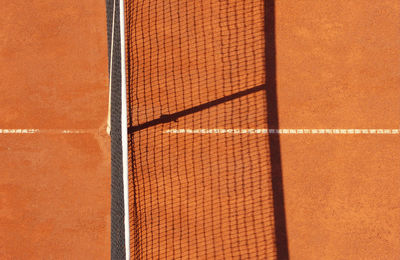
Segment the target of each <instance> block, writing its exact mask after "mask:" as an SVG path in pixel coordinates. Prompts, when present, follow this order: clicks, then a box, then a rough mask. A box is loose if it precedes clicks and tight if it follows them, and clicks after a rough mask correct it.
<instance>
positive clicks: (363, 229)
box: [0, 0, 400, 260]
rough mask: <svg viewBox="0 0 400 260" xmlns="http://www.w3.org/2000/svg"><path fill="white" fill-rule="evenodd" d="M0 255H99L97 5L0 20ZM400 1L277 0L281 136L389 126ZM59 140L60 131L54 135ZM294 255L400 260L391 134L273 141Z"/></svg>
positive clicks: (13, 8)
mask: <svg viewBox="0 0 400 260" xmlns="http://www.w3.org/2000/svg"><path fill="white" fill-rule="evenodd" d="M0 14H1V15H0V21H1V24H2V31H1V33H0V36H1V43H0V44H1V45H0V52H1V55H0V71H1V72H0V73H1V78H2V81H1V83H0V84H1V85H0V91H1V96H0V112H1V117H0V128H1V129H4V128H24V129H25V128H28V129H29V128H37V129H44V130H46V129H52V130H57V129H59V130H63V129H85V131H86V133H84V134H69V135H66V134H52V135H48V134H32V135H17V134H12V135H11V134H7V135H5V134H0V185H1V186H0V187H1V188H0V192H1V196H0V199H1V200H0V203H1V204H0V236H1V237H0V239H1V241H0V258H1V259H10V258H11V259H43V258H50V259H63V258H66V259H107V258H109V219H110V218H109V200H110V193H109V176H110V168H109V164H110V163H109V145H108V141H109V140H108V137H106V136H105V135H104V132H105V130H104V129H105V120H106V113H107V102H108V95H107V61H106V54H107V51H106V50H107V46H106V27H105V20H106V19H105V10H104V3H102V2H100V3H99V2H98V1H93V0H90V1H73V2H68V3H67V2H65V3H62V2H61V1H49V0H47V1H38V0H34V1H17V2H15V1H14V2H12V1H8V2H5V3H3V6H2V9H1V10H0ZM399 21H400V3H399V2H398V1H395V0H382V1H375V2H371V1H365V0H358V1H356V0H351V1H349V0H347V1H341V0H340V1H338V0H307V1H294V0H289V1H277V5H276V25H277V28H276V34H277V35H276V42H277V71H278V75H277V79H278V84H277V89H278V98H279V100H278V102H279V103H278V104H279V117H280V127H281V128H399V125H400V102H399V101H400V87H399V86H400V78H399V68H400V55H399V52H398V51H397V49H398V47H399V46H400V34H399V33H398V28H399V23H400V22H399ZM55 132H57V131H55ZM281 152H282V169H283V182H284V189H285V203H286V204H285V206H286V217H287V229H288V241H289V254H290V256H291V259H307V260H308V259H399V258H400V253H399V252H400V238H399V236H398V234H399V233H400V224H399V223H400V222H399V219H400V208H399V201H400V192H399V187H400V178H399V174H400V160H399V158H400V138H399V136H398V135H393V136H391V135H381V136H378V135H351V136H350V135H343V136H341V135H334V136H329V135H282V136H281Z"/></svg>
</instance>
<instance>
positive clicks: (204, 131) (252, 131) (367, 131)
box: [164, 128, 400, 135]
mask: <svg viewBox="0 0 400 260" xmlns="http://www.w3.org/2000/svg"><path fill="white" fill-rule="evenodd" d="M164 133H166V134H280V135H281V134H289V135H291V134H303V135H304V134H328V135H332V134H333V135H343V134H350V135H354V134H364V135H365V134H369V135H374V134H378V135H382V134H390V135H398V134H400V129H353V128H351V129H333V128H328V129H326V128H324V129H311V128H309V129H297V128H295V129H291V128H283V129H282V128H281V129H204V128H201V129H168V130H165V131H164Z"/></svg>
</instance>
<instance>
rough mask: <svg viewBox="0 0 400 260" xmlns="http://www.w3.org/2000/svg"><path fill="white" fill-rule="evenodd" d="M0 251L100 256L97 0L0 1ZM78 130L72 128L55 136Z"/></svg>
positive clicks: (102, 68)
mask: <svg viewBox="0 0 400 260" xmlns="http://www.w3.org/2000/svg"><path fill="white" fill-rule="evenodd" d="M0 24H1V33H0V39H1V41H0V75H1V83H0V93H1V94H0V128H1V129H39V130H44V131H48V130H51V131H48V132H47V133H36V134H4V133H3V134H0V259H107V258H109V255H110V253H109V252H110V213H109V212H110V209H109V208H110V147H109V146H110V145H109V137H108V136H107V135H106V133H105V122H106V118H107V103H108V87H107V84H108V80H107V78H108V72H107V39H106V37H107V34H106V12H105V2H104V1H94V0H89V1H79V0H75V1H51V0H45V1H43V0H42V1H40V0H33V1H2V4H1V8H0ZM65 129H81V131H82V133H79V134H62V133H61V131H62V130H65Z"/></svg>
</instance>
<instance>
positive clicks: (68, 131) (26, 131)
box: [0, 129, 98, 134]
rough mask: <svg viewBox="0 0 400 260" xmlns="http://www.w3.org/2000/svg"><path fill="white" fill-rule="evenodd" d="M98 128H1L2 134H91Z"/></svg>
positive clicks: (0, 132)
mask: <svg viewBox="0 0 400 260" xmlns="http://www.w3.org/2000/svg"><path fill="white" fill-rule="evenodd" d="M96 131H98V129H0V134H89V133H94V132H96Z"/></svg>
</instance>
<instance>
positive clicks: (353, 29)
mask: <svg viewBox="0 0 400 260" xmlns="http://www.w3.org/2000/svg"><path fill="white" fill-rule="evenodd" d="M276 3H277V4H276V25H277V30H276V33H277V37H276V42H277V71H278V75H277V81H278V84H277V89H278V103H279V119H280V127H281V128H394V129H398V128H399V126H400V74H399V72H400V52H399V51H398V49H399V47H400V33H399V27H400V2H399V1H395V0H382V1H365V0H350V1H349V0H346V1H342V0H340V1H338V0H306V1H294V0H290V1H276ZM281 149H282V150H281V151H282V168H283V184H284V190H285V196H286V197H285V200H286V205H285V206H286V216H287V229H288V240H289V253H290V256H291V258H292V259H307V260H311V259H324V260H326V259H400V237H399V234H400V221H399V220H400V207H399V205H400V189H399V188H400V160H399V158H400V136H399V135H395V136H391V135H387V136H379V135H368V136H367V135H335V136H329V135H319V136H318V135H291V136H289V135H284V136H283V135H282V136H281Z"/></svg>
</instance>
